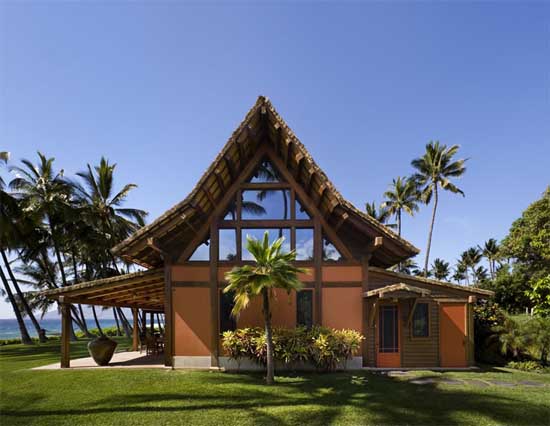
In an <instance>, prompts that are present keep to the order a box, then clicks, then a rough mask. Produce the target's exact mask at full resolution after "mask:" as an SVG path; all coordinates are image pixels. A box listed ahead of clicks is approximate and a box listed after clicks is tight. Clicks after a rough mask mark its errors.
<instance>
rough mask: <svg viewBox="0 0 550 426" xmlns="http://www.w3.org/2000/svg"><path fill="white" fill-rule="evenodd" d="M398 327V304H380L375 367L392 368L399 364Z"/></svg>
mask: <svg viewBox="0 0 550 426" xmlns="http://www.w3.org/2000/svg"><path fill="white" fill-rule="evenodd" d="M399 329H400V327H399V308H398V306H397V305H382V306H380V308H379V311H378V337H377V355H376V366H377V367H381V368H394V367H400V366H401V353H400V348H399V347H400V342H399V340H400V339H399V337H400V333H399Z"/></svg>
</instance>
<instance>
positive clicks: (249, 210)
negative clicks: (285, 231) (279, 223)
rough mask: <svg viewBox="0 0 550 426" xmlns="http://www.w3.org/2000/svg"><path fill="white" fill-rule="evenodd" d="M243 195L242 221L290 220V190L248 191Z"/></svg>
mask: <svg viewBox="0 0 550 426" xmlns="http://www.w3.org/2000/svg"><path fill="white" fill-rule="evenodd" d="M242 194H243V195H242V219H244V220H246V219H267V220H271V219H290V204H289V203H290V191H289V190H288V189H284V190H283V189H266V190H247V191H243V193H242Z"/></svg>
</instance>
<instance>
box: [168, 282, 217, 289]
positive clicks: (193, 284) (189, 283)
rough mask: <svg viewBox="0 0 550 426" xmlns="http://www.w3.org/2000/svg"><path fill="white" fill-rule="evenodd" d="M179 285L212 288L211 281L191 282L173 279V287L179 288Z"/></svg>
mask: <svg viewBox="0 0 550 426" xmlns="http://www.w3.org/2000/svg"><path fill="white" fill-rule="evenodd" d="M178 287H203V288H210V281H204V282H198V281H197V282H191V281H173V282H172V288H178Z"/></svg>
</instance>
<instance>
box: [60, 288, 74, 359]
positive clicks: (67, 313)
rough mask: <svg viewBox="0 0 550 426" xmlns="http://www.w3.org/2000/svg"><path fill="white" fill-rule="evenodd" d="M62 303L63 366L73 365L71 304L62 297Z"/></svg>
mask: <svg viewBox="0 0 550 426" xmlns="http://www.w3.org/2000/svg"><path fill="white" fill-rule="evenodd" d="M59 299H60V304H61V368H69V367H70V366H71V354H70V341H69V339H70V335H71V305H70V304H69V303H65V302H64V300H63V299H64V297H63V296H61V297H60V298H59Z"/></svg>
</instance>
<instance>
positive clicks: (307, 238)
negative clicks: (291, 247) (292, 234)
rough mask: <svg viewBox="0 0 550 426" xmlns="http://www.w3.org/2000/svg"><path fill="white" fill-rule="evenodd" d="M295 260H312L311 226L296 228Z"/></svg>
mask: <svg viewBox="0 0 550 426" xmlns="http://www.w3.org/2000/svg"><path fill="white" fill-rule="evenodd" d="M296 260H313V228H297V229H296Z"/></svg>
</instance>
